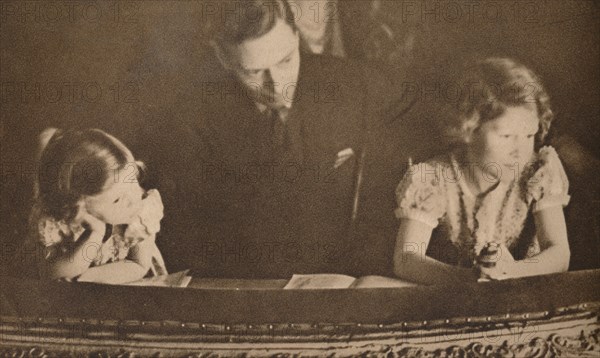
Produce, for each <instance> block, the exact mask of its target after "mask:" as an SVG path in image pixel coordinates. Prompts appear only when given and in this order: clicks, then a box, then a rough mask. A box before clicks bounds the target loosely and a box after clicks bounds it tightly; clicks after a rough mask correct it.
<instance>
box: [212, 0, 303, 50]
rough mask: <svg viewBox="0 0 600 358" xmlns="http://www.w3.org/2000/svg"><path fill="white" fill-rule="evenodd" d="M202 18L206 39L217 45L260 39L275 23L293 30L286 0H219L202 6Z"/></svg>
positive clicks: (293, 23)
mask: <svg viewBox="0 0 600 358" xmlns="http://www.w3.org/2000/svg"><path fill="white" fill-rule="evenodd" d="M209 6H211V7H210V11H209V10H208V9H209ZM203 17H204V23H205V33H206V36H207V39H208V40H209V41H214V42H216V43H218V44H234V45H236V44H240V43H242V42H243V41H245V40H249V39H254V38H259V37H261V36H263V35H264V34H266V33H268V32H269V31H271V30H272V29H273V27H274V26H275V23H276V22H277V19H284V20H285V21H286V22H287V23H288V25H290V26H291V27H292V29H294V31H295V30H296V23H295V19H294V13H293V12H292V11H291V8H290V6H289V4H288V3H287V1H285V0H219V1H215V2H213V3H211V4H205V11H204V16H203Z"/></svg>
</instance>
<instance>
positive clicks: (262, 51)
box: [219, 19, 300, 108]
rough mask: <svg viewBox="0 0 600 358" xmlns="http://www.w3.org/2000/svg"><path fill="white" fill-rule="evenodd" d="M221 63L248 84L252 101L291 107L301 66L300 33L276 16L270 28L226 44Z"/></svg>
mask: <svg viewBox="0 0 600 358" xmlns="http://www.w3.org/2000/svg"><path fill="white" fill-rule="evenodd" d="M219 58H220V60H221V62H222V64H223V65H224V66H225V67H226V68H228V69H230V70H232V71H233V72H234V73H235V74H236V76H237V77H238V79H239V80H240V81H241V82H242V83H243V84H244V85H245V86H246V89H247V93H248V95H249V96H250V97H251V99H252V100H254V101H256V102H259V103H262V104H265V105H267V106H269V107H272V108H281V107H288V108H289V107H291V105H292V100H293V96H294V90H295V88H296V82H297V81H298V72H299V69H300V52H299V38H298V34H297V33H296V32H295V31H294V29H292V27H290V26H289V25H288V24H287V23H286V22H285V20H283V19H277V21H276V23H275V26H274V27H273V29H271V31H269V32H267V33H266V34H264V35H263V36H261V37H259V38H255V39H249V40H246V41H244V42H242V43H241V44H239V45H225V48H223V52H222V53H221V56H219Z"/></svg>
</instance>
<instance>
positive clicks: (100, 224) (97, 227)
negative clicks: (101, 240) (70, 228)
mask: <svg viewBox="0 0 600 358" xmlns="http://www.w3.org/2000/svg"><path fill="white" fill-rule="evenodd" d="M80 220H81V223H82V224H83V225H84V226H87V227H88V228H89V229H90V230H92V231H93V232H98V233H101V234H102V235H104V233H105V232H106V223H105V222H104V221H102V220H100V219H98V218H97V217H95V216H93V215H92V214H90V213H88V212H87V210H85V208H82V209H81V212H80Z"/></svg>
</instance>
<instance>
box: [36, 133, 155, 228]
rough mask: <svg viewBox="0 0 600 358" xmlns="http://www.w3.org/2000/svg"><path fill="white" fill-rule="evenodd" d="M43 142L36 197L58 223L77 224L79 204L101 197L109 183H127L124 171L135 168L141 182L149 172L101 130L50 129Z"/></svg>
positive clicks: (115, 139) (116, 140) (121, 144)
mask: <svg viewBox="0 0 600 358" xmlns="http://www.w3.org/2000/svg"><path fill="white" fill-rule="evenodd" d="M44 136H46V137H50V138H49V139H48V138H44ZM40 141H41V154H40V157H39V167H38V173H37V181H36V188H35V189H36V193H35V194H36V196H37V199H38V200H39V202H40V204H41V207H42V210H43V211H44V212H45V213H46V214H47V215H49V216H51V217H53V218H54V219H56V220H65V221H67V222H68V221H70V220H73V219H74V218H75V217H76V216H77V214H78V213H79V206H78V203H79V201H80V200H81V199H82V198H83V197H84V196H91V195H97V194H100V193H101V192H102V191H103V190H104V189H105V187H106V185H107V183H108V181H109V180H114V181H115V182H116V181H117V180H124V179H125V178H124V177H123V173H122V172H121V171H122V170H123V169H126V168H127V167H129V166H131V165H133V166H134V167H135V170H136V176H137V179H138V180H139V179H140V178H141V176H142V175H143V173H144V171H145V166H144V164H143V163H142V162H136V161H135V159H134V158H133V155H132V153H131V151H130V150H129V149H128V148H127V147H126V146H125V145H124V144H123V143H122V142H121V141H119V140H118V139H117V138H115V137H113V136H112V135H110V134H108V133H106V132H104V131H102V130H100V129H84V130H75V129H73V130H67V131H61V130H53V129H50V130H46V131H44V132H43V133H42V135H40Z"/></svg>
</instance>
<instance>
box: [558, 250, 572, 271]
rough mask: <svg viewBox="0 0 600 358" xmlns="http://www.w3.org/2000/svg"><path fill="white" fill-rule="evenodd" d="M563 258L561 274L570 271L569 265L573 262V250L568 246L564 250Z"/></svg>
mask: <svg viewBox="0 0 600 358" xmlns="http://www.w3.org/2000/svg"><path fill="white" fill-rule="evenodd" d="M561 257H562V260H561V266H560V272H565V271H568V270H569V264H570V262H571V249H569V246H566V247H565V248H564V249H563V250H562V255H561Z"/></svg>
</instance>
